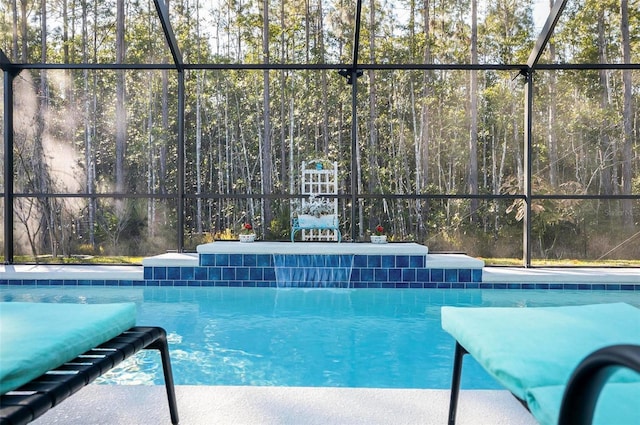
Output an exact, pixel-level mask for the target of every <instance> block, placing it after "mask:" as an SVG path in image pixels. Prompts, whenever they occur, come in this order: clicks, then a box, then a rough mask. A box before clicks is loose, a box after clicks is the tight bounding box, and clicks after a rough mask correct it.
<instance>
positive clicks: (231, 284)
mask: <svg viewBox="0 0 640 425" xmlns="http://www.w3.org/2000/svg"><path fill="white" fill-rule="evenodd" d="M241 286H242V282H240V281H237V280H232V281H230V282H229V287H234V288H240V287H241Z"/></svg>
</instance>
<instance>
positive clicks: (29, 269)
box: [0, 254, 640, 285]
mask: <svg viewBox="0 0 640 425" xmlns="http://www.w3.org/2000/svg"><path fill="white" fill-rule="evenodd" d="M164 255H166V256H167V257H168V258H172V259H173V261H176V262H179V261H191V260H192V259H194V258H195V259H196V261H197V257H196V255H197V254H164ZM428 255H429V256H431V257H432V258H434V261H438V264H440V265H442V264H443V263H444V262H446V261H450V260H448V259H445V256H446V258H451V256H452V255H453V256H455V254H443V255H442V256H441V257H439V256H438V255H437V254H428ZM154 258H157V257H154ZM165 258H166V257H165ZM430 266H432V265H431V264H430ZM433 267H435V266H433ZM52 275H55V279H80V278H82V279H105V278H108V279H115V280H119V279H121V280H143V275H144V272H143V266H115V265H114V266H112V265H104V266H103V265H53V264H41V265H35V264H15V265H0V279H8V280H13V279H51V278H52ZM482 281H483V282H485V283H538V282H560V283H604V284H607V283H612V284H620V283H630V284H636V285H637V284H640V268H572V267H568V268H562V267H545V268H529V269H527V268H523V267H484V268H483V270H482Z"/></svg>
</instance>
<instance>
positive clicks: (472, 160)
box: [468, 0, 478, 222]
mask: <svg viewBox="0 0 640 425" xmlns="http://www.w3.org/2000/svg"><path fill="white" fill-rule="evenodd" d="M477 3H478V2H477V0H471V64H473V65H475V64H477V63H478V12H477V9H478V4H477ZM470 92H471V93H470V95H471V106H470V109H471V110H470V111H469V112H470V114H471V116H470V118H471V123H470V124H471V126H470V129H469V177H468V182H469V193H470V194H471V195H477V194H478V71H476V70H471V87H470ZM470 205H471V208H470V211H469V219H470V220H471V221H473V222H475V221H477V217H476V211H477V210H478V200H477V199H471V201H470Z"/></svg>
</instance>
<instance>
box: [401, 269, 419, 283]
mask: <svg viewBox="0 0 640 425" xmlns="http://www.w3.org/2000/svg"><path fill="white" fill-rule="evenodd" d="M402 281H403V282H415V281H416V269H404V270H402Z"/></svg>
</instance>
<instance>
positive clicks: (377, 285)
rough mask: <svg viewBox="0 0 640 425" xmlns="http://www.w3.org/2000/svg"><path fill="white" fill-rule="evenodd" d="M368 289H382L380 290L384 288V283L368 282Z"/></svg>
mask: <svg viewBox="0 0 640 425" xmlns="http://www.w3.org/2000/svg"><path fill="white" fill-rule="evenodd" d="M367 288H373V289H380V288H382V283H381V282H368V283H367Z"/></svg>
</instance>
